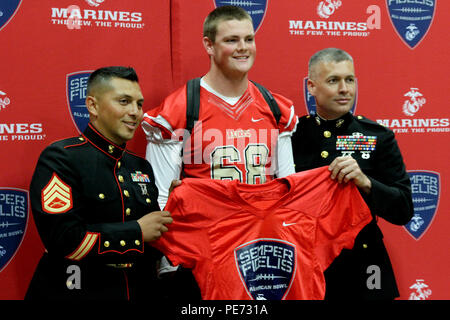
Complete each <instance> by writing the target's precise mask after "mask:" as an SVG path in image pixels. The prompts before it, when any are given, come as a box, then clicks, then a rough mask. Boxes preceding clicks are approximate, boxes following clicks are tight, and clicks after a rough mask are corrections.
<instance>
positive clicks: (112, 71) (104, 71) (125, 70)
mask: <svg viewBox="0 0 450 320" xmlns="http://www.w3.org/2000/svg"><path fill="white" fill-rule="evenodd" d="M111 78H120V79H126V80H130V81H133V82H139V79H138V76H137V74H136V71H135V70H134V69H133V68H132V67H122V66H111V67H103V68H99V69H97V70H95V71H94V72H92V73H91V75H90V76H89V79H88V84H87V94H88V95H89V94H90V92H91V90H92V88H94V87H95V86H97V85H99V84H100V83H104V82H105V81H108V80H110V79H111Z"/></svg>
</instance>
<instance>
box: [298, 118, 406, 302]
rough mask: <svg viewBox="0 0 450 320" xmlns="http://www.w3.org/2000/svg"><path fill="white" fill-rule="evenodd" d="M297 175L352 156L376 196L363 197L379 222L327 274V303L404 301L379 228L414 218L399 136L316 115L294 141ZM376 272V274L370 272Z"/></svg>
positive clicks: (366, 123) (360, 121)
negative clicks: (375, 280) (375, 281)
mask: <svg viewBox="0 0 450 320" xmlns="http://www.w3.org/2000/svg"><path fill="white" fill-rule="evenodd" d="M292 144H293V146H294V148H293V150H294V162H295V168H296V171H297V172H299V171H304V170H309V169H313V168H316V167H321V166H326V165H329V164H330V163H331V162H332V161H333V160H334V159H335V158H336V157H339V156H343V155H351V156H352V157H353V158H355V159H356V161H357V162H358V164H359V166H360V168H361V170H362V171H363V172H364V173H365V174H366V175H367V176H368V177H369V179H370V180H371V182H372V190H371V193H370V195H365V194H364V193H361V194H362V196H363V198H364V199H365V201H366V203H367V204H368V206H369V208H370V209H371V213H372V215H373V220H372V222H371V223H369V224H368V225H367V226H366V227H365V228H364V229H363V230H362V231H361V232H360V233H359V235H358V236H357V238H356V240H355V244H354V247H353V249H352V250H345V249H344V251H343V252H342V253H341V255H340V256H339V257H338V258H336V259H335V260H334V262H333V263H332V264H331V266H330V267H329V268H328V269H327V270H326V271H325V280H326V284H327V291H326V297H325V298H326V299H349V298H350V299H364V300H370V299H392V298H395V297H398V296H399V292H398V288H397V283H396V280H395V275H394V270H393V268H392V265H391V262H390V259H389V255H388V253H387V251H386V248H385V245H384V243H383V234H382V232H381V230H380V228H379V227H378V225H377V220H378V217H381V218H383V219H385V220H386V221H388V222H391V223H393V224H396V225H403V224H406V223H407V222H408V221H409V220H410V219H411V217H412V210H413V209H412V208H413V207H412V200H411V187H410V181H409V176H408V174H407V172H406V170H405V165H404V163H403V160H402V155H401V152H400V149H399V147H398V145H397V142H396V140H395V137H394V133H393V132H392V131H391V130H389V129H387V128H385V127H383V126H381V125H379V124H378V123H376V122H373V121H371V120H369V119H367V118H365V117H363V116H354V115H352V114H351V113H350V112H349V113H347V114H346V115H344V116H343V117H341V118H339V119H335V120H323V119H321V118H320V117H318V116H315V115H308V116H304V117H301V118H300V119H299V124H298V127H297V133H295V134H294V136H293V137H292ZM369 266H378V267H379V268H380V275H381V277H380V281H381V282H380V288H379V289H377V288H373V289H369V288H368V286H367V283H366V282H367V279H368V278H369V276H370V275H371V274H372V273H373V272H372V271H371V272H370V273H368V268H369ZM369 271H370V269H369Z"/></svg>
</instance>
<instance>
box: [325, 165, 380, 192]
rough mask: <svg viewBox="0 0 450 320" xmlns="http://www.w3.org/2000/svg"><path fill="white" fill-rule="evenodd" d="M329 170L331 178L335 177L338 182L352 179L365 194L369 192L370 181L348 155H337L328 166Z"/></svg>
mask: <svg viewBox="0 0 450 320" xmlns="http://www.w3.org/2000/svg"><path fill="white" fill-rule="evenodd" d="M328 170H330V171H331V179H333V180H334V179H337V181H338V182H339V183H342V182H344V183H347V182H348V181H350V180H353V182H354V183H355V185H356V186H357V187H358V188H359V189H360V190H361V191H362V192H364V193H365V194H369V193H370V190H371V188H372V182H371V181H370V179H369V178H368V177H367V176H366V175H365V174H364V173H363V172H362V170H361V168H360V167H359V165H358V162H356V160H355V159H353V158H352V157H349V156H345V157H337V158H336V159H334V160H333V162H332V163H331V164H330V166H329V167H328Z"/></svg>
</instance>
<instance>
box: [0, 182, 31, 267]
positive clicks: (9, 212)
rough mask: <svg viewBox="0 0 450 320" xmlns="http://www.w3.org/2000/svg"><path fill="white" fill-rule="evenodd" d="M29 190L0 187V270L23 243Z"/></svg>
mask: <svg viewBox="0 0 450 320" xmlns="http://www.w3.org/2000/svg"><path fill="white" fill-rule="evenodd" d="M28 208H29V197H28V191H26V190H22V189H15V188H0V271H2V270H3V269H4V268H5V267H6V266H7V265H8V263H9V262H10V261H11V260H12V258H13V257H14V255H15V254H16V252H17V250H18V249H19V247H20V244H21V243H22V240H23V237H24V235H25V231H26V228H27V222H28Z"/></svg>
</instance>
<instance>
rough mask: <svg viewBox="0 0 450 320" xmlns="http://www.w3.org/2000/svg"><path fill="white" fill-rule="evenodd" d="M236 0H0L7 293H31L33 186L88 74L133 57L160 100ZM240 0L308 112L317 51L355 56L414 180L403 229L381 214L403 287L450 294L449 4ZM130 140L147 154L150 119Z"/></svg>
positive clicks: (406, 295)
mask: <svg viewBox="0 0 450 320" xmlns="http://www.w3.org/2000/svg"><path fill="white" fill-rule="evenodd" d="M225 2H227V1H214V0H196V1H183V0H172V1H169V0H158V1H156V0H155V1H153V0H150V1H149V0H130V1H114V0H104V1H100V0H58V1H51V0H41V1H39V2H38V1H31V0H8V1H2V3H1V4H0V12H1V14H0V39H1V42H2V44H3V47H2V50H1V51H0V63H1V66H2V68H1V70H2V77H1V80H0V146H1V147H0V159H1V160H0V161H1V168H2V170H1V171H0V299H22V298H23V296H24V294H25V291H26V289H27V286H28V283H29V281H30V279H31V276H32V274H33V271H34V268H35V266H36V264H37V262H38V260H39V257H40V256H41V254H42V251H43V247H42V243H41V241H40V239H39V236H38V235H37V231H36V227H35V225H34V221H33V218H32V214H31V210H30V206H29V201H28V187H29V183H30V180H31V176H32V173H33V170H34V166H35V164H36V161H37V158H38V156H39V154H40V152H41V151H42V149H43V148H44V147H45V146H46V145H48V144H49V143H51V142H53V141H55V140H58V139H62V138H65V137H69V136H73V135H77V134H78V131H79V128H78V124H77V120H75V119H74V116H73V113H72V112H71V107H72V108H73V104H75V102H76V100H77V99H79V100H80V101H82V99H83V98H84V89H85V77H84V78H83V77H82V75H83V74H88V73H89V72H91V71H92V70H94V69H96V68H98V67H101V66H106V65H130V66H133V67H134V68H135V69H136V70H137V72H138V74H139V76H140V82H141V87H142V90H143V93H144V96H145V108H146V109H150V108H152V107H154V106H156V105H157V104H158V103H159V102H160V101H161V100H162V99H163V97H164V96H166V95H167V94H169V93H170V92H171V91H172V90H173V89H175V88H176V87H178V86H181V85H182V84H183V83H184V82H185V81H186V80H187V79H189V78H192V77H196V76H200V75H202V74H204V73H206V72H207V69H208V66H209V63H208V60H207V57H206V53H205V52H204V49H203V47H202V41H201V34H202V24H203V20H204V18H205V16H206V15H207V14H208V13H209V12H210V11H211V10H212V9H213V8H214V7H215V6H216V5H221V4H225ZM238 2H239V1H238ZM241 3H242V5H243V6H247V7H245V8H246V9H247V10H248V11H249V12H250V13H251V14H252V16H253V18H254V20H255V21H256V25H257V36H256V43H257V48H258V54H257V59H256V63H255V66H254V68H253V70H252V71H251V78H252V79H253V80H255V81H258V82H260V83H262V84H264V85H265V86H266V87H268V88H270V89H271V90H272V91H274V92H278V93H281V94H283V95H285V96H287V97H289V98H290V99H292V100H293V101H294V104H295V108H296V111H297V113H298V114H299V115H303V114H305V113H307V104H306V98H307V97H305V94H304V87H303V80H304V78H305V76H306V74H307V61H308V59H309V57H310V56H311V55H312V54H313V53H314V52H316V51H317V50H320V49H322V48H325V47H339V48H342V49H344V50H346V51H348V52H349V53H350V54H352V56H353V57H354V60H355V67H356V73H357V77H358V88H359V92H358V101H357V106H356V110H355V113H356V114H362V115H364V116H366V117H368V118H370V119H373V120H376V121H378V122H380V123H382V124H384V125H386V126H389V127H391V128H392V129H393V130H394V131H395V132H396V136H397V140H398V142H399V145H400V148H401V150H402V153H403V155H404V158H405V163H406V166H407V170H408V171H409V172H410V175H411V178H412V181H413V197H414V204H415V217H414V219H413V221H412V223H410V224H408V225H407V226H405V227H401V226H393V225H391V224H388V223H386V222H385V221H383V220H382V219H380V225H381V227H382V229H383V232H384V234H385V242H386V246H387V247H388V250H389V252H390V255H391V258H392V262H393V265H394V269H395V271H396V274H397V278H398V283H399V286H400V293H401V297H400V299H410V298H416V299H422V298H423V299H448V298H449V297H450V293H449V292H448V288H449V285H450V283H449V277H448V271H447V270H448V267H449V262H450V258H449V255H448V248H447V245H449V240H448V235H447V234H448V233H447V230H448V229H449V227H450V218H449V217H448V216H445V215H444V212H448V211H449V200H448V198H446V197H444V194H445V193H446V192H447V190H448V187H449V185H448V177H449V173H450V172H449V168H448V162H447V161H448V160H446V159H448V158H449V148H448V145H447V143H448V138H449V132H450V126H449V111H448V109H447V107H445V104H446V103H448V99H446V98H445V97H446V90H448V85H446V82H447V81H446V75H447V73H448V67H449V62H448V57H447V56H448V52H449V47H450V45H449V43H448V41H443V40H445V39H448V36H447V33H448V30H449V29H450V28H449V27H450V23H449V18H448V12H449V10H450V2H448V1H442V0H420V1H403V0H401V1H400V0H372V1H360V0H340V1H337V0H311V1H291V0H276V1H275V0H260V1H252V3H254V6H250V5H249V3H250V2H248V1H241ZM73 75H81V77H78V78H76V79H75V80H74V79H73V78H72V76H73ZM72 100H73V101H72ZM71 104H72V106H71ZM129 147H130V148H131V149H132V150H133V151H135V152H137V153H139V154H141V155H144V152H145V137H144V135H143V133H142V131H139V132H138V134H137V135H136V137H135V139H134V140H133V141H132V142H130V143H129Z"/></svg>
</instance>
